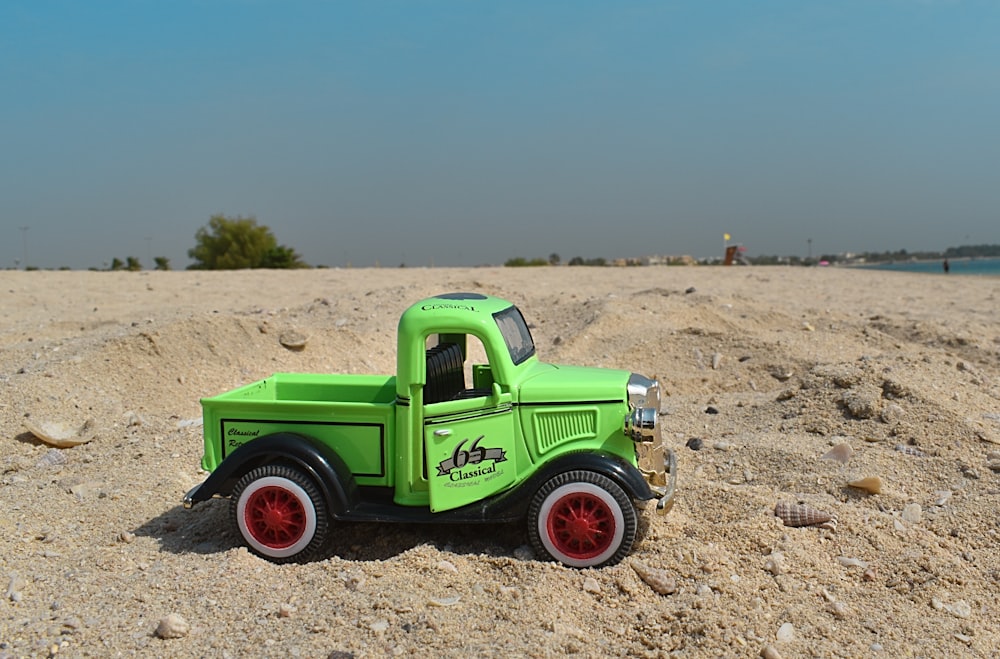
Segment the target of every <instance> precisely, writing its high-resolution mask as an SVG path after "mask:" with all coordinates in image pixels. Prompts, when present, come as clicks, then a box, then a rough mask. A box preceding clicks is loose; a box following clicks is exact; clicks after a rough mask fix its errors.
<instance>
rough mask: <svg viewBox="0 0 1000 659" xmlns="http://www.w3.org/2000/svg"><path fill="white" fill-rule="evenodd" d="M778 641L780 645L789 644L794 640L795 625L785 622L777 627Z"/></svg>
mask: <svg viewBox="0 0 1000 659" xmlns="http://www.w3.org/2000/svg"><path fill="white" fill-rule="evenodd" d="M777 638H778V641H780V642H782V643H790V642H791V641H794V640H795V625H793V624H792V623H790V622H786V623H784V624H783V625H781V627H778V634H777Z"/></svg>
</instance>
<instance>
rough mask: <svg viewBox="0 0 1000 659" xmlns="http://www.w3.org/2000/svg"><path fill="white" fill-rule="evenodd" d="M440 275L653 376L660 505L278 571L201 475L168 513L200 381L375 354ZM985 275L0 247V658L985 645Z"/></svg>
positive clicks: (996, 628) (838, 650)
mask: <svg viewBox="0 0 1000 659" xmlns="http://www.w3.org/2000/svg"><path fill="white" fill-rule="evenodd" d="M449 291H480V292H486V293H491V294H496V295H499V296H502V297H505V298H507V299H510V300H511V301H513V302H515V303H516V304H518V306H519V307H520V308H521V309H522V311H523V312H524V315H525V317H526V318H527V320H528V321H529V323H530V324H531V326H532V332H533V334H534V338H535V341H536V343H537V347H538V353H539V356H540V358H541V359H542V360H543V361H551V362H557V363H569V364H579V365H589V366H604V367H614V368H624V369H629V370H632V371H635V372H639V373H644V374H646V375H650V376H652V375H655V376H656V377H658V378H659V379H660V381H661V382H662V385H663V388H664V392H665V395H664V398H663V401H662V407H661V417H660V422H661V425H662V426H663V429H664V434H665V437H666V439H667V442H668V444H669V445H670V446H672V447H673V448H674V449H675V450H676V451H677V454H678V463H679V476H678V488H679V490H678V495H677V503H676V505H675V506H674V509H673V510H672V511H671V512H670V513H669V514H668V515H666V516H662V517H660V516H654V515H653V514H652V511H651V510H650V511H649V512H648V513H647V514H648V515H649V516H650V520H651V521H650V527H649V530H648V532H647V534H646V537H645V538H644V540H643V541H642V543H641V544H639V545H638V546H637V547H636V548H635V549H634V550H633V553H632V555H631V557H630V559H626V561H624V562H622V563H621V564H619V565H617V566H614V567H608V568H603V569H599V570H584V571H580V570H574V569H570V568H566V567H562V566H560V565H556V564H553V563H550V562H544V561H540V560H539V558H538V557H536V556H534V555H533V553H532V551H531V549H530V547H529V545H528V543H527V539H526V533H525V529H524V528H523V526H522V525H503V526H497V525H493V526H477V527H472V528H462V527H454V526H439V525H434V526H426V527H422V526H410V525H403V526H385V525H381V526H380V525H377V524H342V525H338V526H337V530H336V533H337V543H336V547H335V550H334V553H333V555H331V556H329V557H328V558H325V559H323V560H320V561H316V562H313V563H308V564H303V565H282V566H279V565H274V564H271V563H269V562H266V561H264V560H261V559H259V558H257V557H255V556H253V555H252V554H250V553H248V552H247V550H246V549H244V548H242V547H241V544H240V542H239V539H238V537H237V535H236V534H235V533H234V531H233V530H232V529H231V527H230V524H229V506H228V501H224V500H212V501H209V502H207V503H204V504H201V505H198V506H196V507H195V508H193V509H191V510H184V509H183V508H182V507H181V505H180V500H181V497H182V496H183V494H184V493H185V492H186V491H187V490H188V489H190V488H191V487H192V486H194V485H195V484H197V483H198V482H200V481H201V480H203V479H204V477H205V474H204V473H201V472H199V461H200V458H201V451H202V440H201V427H200V426H199V425H198V424H199V420H200V407H199V403H198V399H199V398H200V397H203V396H208V395H214V394H217V393H221V392H223V391H226V390H228V389H231V388H233V387H236V386H238V385H241V384H245V383H248V382H251V381H253V380H256V379H259V378H262V377H265V376H267V375H270V374H271V373H273V372H277V371H308V372H338V373H392V372H394V370H395V333H396V322H397V320H398V317H399V314H400V312H401V311H402V310H403V309H404V308H406V307H407V306H408V305H409V304H410V303H412V302H413V301H416V300H417V299H419V298H421V297H424V296H427V295H432V294H437V293H442V292H449ZM998 298H1000V279H996V278H973V277H961V278H960V277H944V276H940V275H919V274H907V273H890V272H873V271H862V270H852V269H836V268H823V269H806V268H761V267H750V268H746V267H734V268H721V267H716V268H711V267H634V268H576V267H542V268H520V269H513V268H477V269H413V268H407V269H336V270H335V269H330V270H308V271H284V272H268V271H251V272H224V273H223V272H142V273H129V272H12V271H6V272H0V308H2V310H3V322H2V323H0V390H2V392H3V394H2V396H0V446H2V449H0V472H2V475H0V510H2V511H3V513H2V515H0V594H2V595H3V597H2V602H0V657H20V656H49V655H58V656H60V657H63V656H68V657H87V656H93V657H105V656H143V657H147V656H148V657H154V656H170V657H246V656H255V657H270V656H274V657H287V656H297V657H340V658H344V657H350V656H354V657H363V656H386V655H388V656H409V655H412V656H420V657H426V656H454V657H458V656H463V657H464V656H497V657H500V656H504V657H507V656H529V657H556V656H563V655H566V654H576V655H578V656H583V657H591V656H626V655H627V656H635V657H658V656H666V655H672V654H676V655H678V656H691V657H701V656H746V657H754V656H759V655H762V654H763V655H765V656H771V657H777V656H785V657H797V656H842V657H858V656H872V655H874V656H892V657H895V656H928V657H941V656H963V655H967V656H989V655H993V654H995V653H996V651H997V648H998V647H1000V605H998V601H997V597H996V593H997V592H998V589H1000V551H998V550H1000V538H998V529H1000V527H998V518H1000V513H998V502H1000V473H998V472H1000V359H998V356H1000V299H998ZM292 330H295V331H297V332H300V333H302V334H304V335H306V336H307V337H308V343H307V345H306V348H305V349H304V350H302V351H297V352H296V351H291V350H288V349H285V348H283V347H282V346H281V344H280V342H279V338H280V336H281V334H282V333H284V332H287V331H292ZM26 424H34V425H35V426H38V425H52V424H62V426H63V427H65V428H75V427H79V426H83V425H84V424H88V426H87V429H86V430H85V431H84V436H85V437H86V438H88V439H90V441H89V442H87V443H85V444H82V445H79V446H75V447H73V448H66V449H53V448H52V447H50V446H48V445H45V444H43V443H42V442H40V441H38V440H37V439H36V438H35V437H34V435H32V434H31V433H29V432H28V430H27V425H26ZM694 440H699V441H697V442H696V441H694ZM699 443H700V444H701V448H700V450H693V449H692V448H691V447H692V446H697V445H698V444H699ZM840 444H846V445H848V446H849V447H850V448H851V449H852V455H851V456H850V459H849V461H848V462H847V463H846V464H843V463H841V462H838V461H835V460H830V459H822V456H824V455H825V454H826V453H827V452H828V451H830V450H831V449H832V448H833V447H834V446H837V445H840ZM839 450H841V451H843V450H844V449H839ZM865 477H869V478H873V477H878V478H879V479H881V482H882V489H881V493H878V494H869V493H866V492H865V491H863V490H861V489H859V488H855V487H850V486H848V485H847V483H848V482H850V481H854V480H857V479H861V478H865ZM779 502H787V503H793V504H794V503H803V504H806V505H808V506H810V507H812V508H815V509H817V510H821V511H825V512H828V513H830V514H832V515H835V517H836V520H837V524H836V528H835V530H831V529H823V528H817V527H801V528H792V527H786V526H783V525H782V523H781V521H780V519H778V518H777V517H775V514H774V509H775V505H776V504H777V503H779ZM650 508H651V506H650ZM631 559H639V560H641V561H642V562H643V563H645V564H646V565H648V566H649V567H650V568H653V569H656V570H663V571H664V574H665V575H666V577H667V579H668V580H672V582H673V588H672V592H668V594H659V593H657V592H655V591H654V590H653V589H652V588H650V587H649V586H648V585H646V583H644V582H643V581H642V580H640V578H639V577H638V575H637V573H636V572H635V570H634V569H633V567H632V566H631ZM668 590H671V589H668ZM161 625H162V626H161ZM171 625H172V626H171ZM158 627H159V628H160V631H159V633H158V631H157V630H158ZM163 636H167V637H170V636H176V638H163Z"/></svg>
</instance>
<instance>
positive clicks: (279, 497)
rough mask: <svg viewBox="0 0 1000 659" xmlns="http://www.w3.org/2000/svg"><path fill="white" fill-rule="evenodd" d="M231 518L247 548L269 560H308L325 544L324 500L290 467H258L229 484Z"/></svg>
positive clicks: (314, 485)
mask: <svg viewBox="0 0 1000 659" xmlns="http://www.w3.org/2000/svg"><path fill="white" fill-rule="evenodd" d="M230 509H231V511H232V516H233V522H234V523H235V525H236V528H237V529H238V530H239V532H240V535H241V536H243V540H244V541H245V542H246V543H247V546H248V547H249V548H250V551H252V552H253V553H255V554H257V555H258V556H261V557H263V558H266V559H268V560H270V561H273V562H275V563H288V562H291V561H299V562H301V561H308V560H310V559H312V558H315V557H316V555H317V554H318V553H319V552H320V551H321V550H322V549H323V548H324V546H325V545H326V541H327V538H328V536H329V526H330V522H329V519H328V518H327V511H326V502H325V501H324V500H323V497H322V495H321V494H320V492H319V488H317V487H316V484H315V483H314V482H313V480H312V479H311V478H310V477H309V476H307V475H305V474H303V473H302V472H301V471H299V470H298V469H295V468H294V467H289V466H286V465H274V464H271V465H264V466H262V467H257V468H256V469H253V470H251V471H249V472H248V473H247V474H246V475H245V476H243V478H241V479H240V480H239V482H238V483H237V484H236V487H235V488H233V496H232V504H231V508H230Z"/></svg>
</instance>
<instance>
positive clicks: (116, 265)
mask: <svg viewBox="0 0 1000 659" xmlns="http://www.w3.org/2000/svg"><path fill="white" fill-rule="evenodd" d="M124 267H125V264H124V263H123V262H122V260H121V259H120V258H118V257H117V256H116V257H115V258H113V259H111V269H112V270H121V269H122V268H124Z"/></svg>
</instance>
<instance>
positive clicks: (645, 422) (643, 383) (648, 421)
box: [625, 373, 660, 442]
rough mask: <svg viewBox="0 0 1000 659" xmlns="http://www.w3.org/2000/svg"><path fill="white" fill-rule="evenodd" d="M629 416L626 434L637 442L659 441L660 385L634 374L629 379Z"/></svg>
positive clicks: (626, 422)
mask: <svg viewBox="0 0 1000 659" xmlns="http://www.w3.org/2000/svg"><path fill="white" fill-rule="evenodd" d="M628 408H629V411H628V415H627V416H626V417H625V434H626V435H628V436H629V437H631V438H632V439H633V440H634V441H637V442H651V441H654V440H655V439H657V430H656V419H657V417H658V416H659V414H660V383H659V382H657V381H656V380H650V379H649V378H647V377H645V376H643V375H639V374H638V373H633V374H632V375H631V376H630V377H629V379H628Z"/></svg>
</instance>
